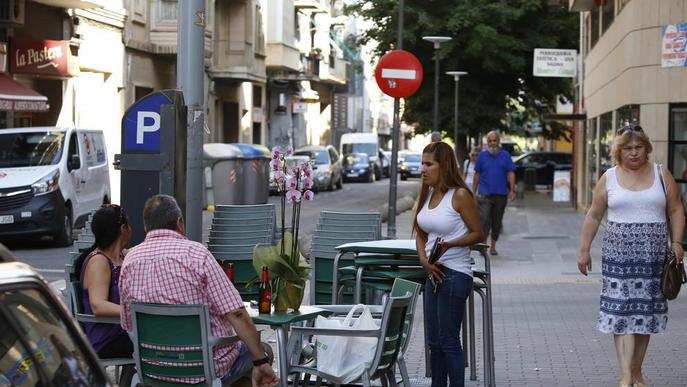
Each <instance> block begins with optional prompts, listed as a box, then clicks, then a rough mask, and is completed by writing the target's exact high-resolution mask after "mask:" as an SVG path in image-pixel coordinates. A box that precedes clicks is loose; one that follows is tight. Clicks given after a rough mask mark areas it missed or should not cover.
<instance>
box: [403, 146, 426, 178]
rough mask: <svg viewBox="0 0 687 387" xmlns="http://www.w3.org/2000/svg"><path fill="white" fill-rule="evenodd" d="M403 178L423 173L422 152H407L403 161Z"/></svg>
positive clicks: (418, 175)
mask: <svg viewBox="0 0 687 387" xmlns="http://www.w3.org/2000/svg"><path fill="white" fill-rule="evenodd" d="M400 171H401V180H408V178H409V177H420V176H421V175H422V155H421V154H420V153H406V154H405V155H404V156H403V161H402V162H401V168H400Z"/></svg>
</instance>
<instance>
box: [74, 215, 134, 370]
mask: <svg viewBox="0 0 687 387" xmlns="http://www.w3.org/2000/svg"><path fill="white" fill-rule="evenodd" d="M91 231H92V232H93V236H95V242H94V243H93V246H91V247H90V248H88V249H86V250H85V251H84V252H82V253H81V254H80V255H79V256H78V257H77V258H76V260H75V261H74V272H75V273H78V274H79V278H80V282H81V294H79V295H78V296H77V297H78V299H79V301H80V302H81V305H83V310H84V313H86V314H93V315H94V316H96V317H119V314H120V313H121V309H122V308H121V306H120V305H119V301H120V300H119V276H120V275H119V273H120V269H121V267H122V262H123V261H124V255H125V254H126V249H125V248H126V246H127V245H128V244H129V240H130V239H131V226H130V225H129V218H128V217H127V216H126V212H125V211H124V209H123V208H122V207H120V206H118V205H116V204H104V205H103V207H102V208H100V209H98V210H97V211H96V212H95V213H94V214H93V219H92V220H91ZM83 327H84V333H86V337H87V338H88V341H90V342H91V345H93V349H95V351H96V352H97V353H98V356H99V357H100V358H101V359H111V358H117V357H125V358H126V357H131V356H132V354H133V353H134V346H133V344H132V343H131V339H130V338H129V335H128V334H127V333H126V332H125V331H124V330H123V329H122V327H121V326H119V325H117V324H106V323H93V322H84V323H83Z"/></svg>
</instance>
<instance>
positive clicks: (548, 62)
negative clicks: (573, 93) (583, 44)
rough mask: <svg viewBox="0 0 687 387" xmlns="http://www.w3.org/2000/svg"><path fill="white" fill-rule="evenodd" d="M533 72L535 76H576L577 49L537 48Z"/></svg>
mask: <svg viewBox="0 0 687 387" xmlns="http://www.w3.org/2000/svg"><path fill="white" fill-rule="evenodd" d="M532 73H533V74H534V76H535V77H562V78H574V77H575V76H576V75H577V51H576V50H559V49H552V48H535V49H534V69H533V71H532Z"/></svg>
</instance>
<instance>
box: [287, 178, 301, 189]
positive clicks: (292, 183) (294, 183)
mask: <svg viewBox="0 0 687 387" xmlns="http://www.w3.org/2000/svg"><path fill="white" fill-rule="evenodd" d="M286 188H288V189H289V190H295V189H298V179H296V178H295V177H292V178H290V179H289V180H287V181H286Z"/></svg>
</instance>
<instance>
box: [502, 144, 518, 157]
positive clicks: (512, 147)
mask: <svg viewBox="0 0 687 387" xmlns="http://www.w3.org/2000/svg"><path fill="white" fill-rule="evenodd" d="M501 147H502V148H503V149H505V150H506V152H508V153H510V155H511V156H512V157H515V156H520V155H521V154H522V149H520V145H518V144H516V143H512V142H507V143H501Z"/></svg>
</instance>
